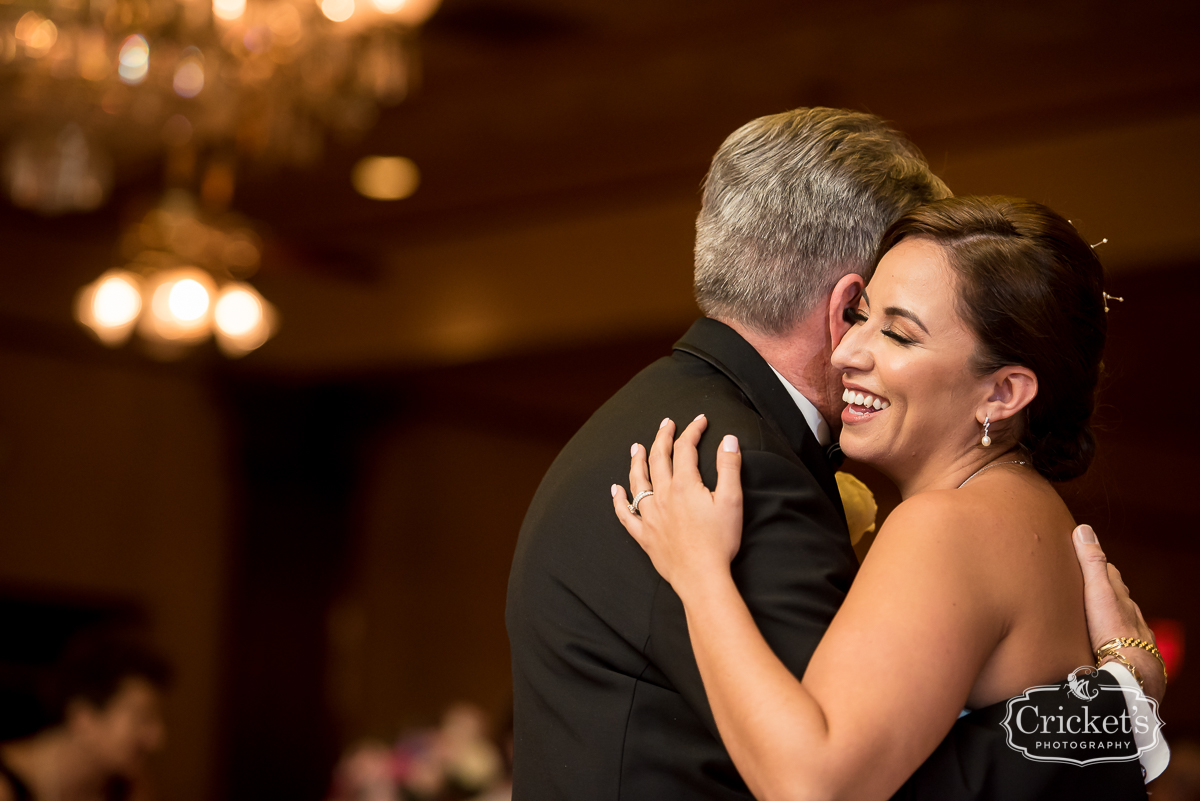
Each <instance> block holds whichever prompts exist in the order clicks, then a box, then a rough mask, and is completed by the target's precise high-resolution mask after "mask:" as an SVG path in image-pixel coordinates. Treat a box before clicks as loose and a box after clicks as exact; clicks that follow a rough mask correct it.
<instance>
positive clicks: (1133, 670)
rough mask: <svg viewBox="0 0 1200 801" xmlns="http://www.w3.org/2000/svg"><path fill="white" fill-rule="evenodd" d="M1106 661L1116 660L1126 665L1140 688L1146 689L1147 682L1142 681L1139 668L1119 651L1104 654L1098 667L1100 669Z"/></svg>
mask: <svg viewBox="0 0 1200 801" xmlns="http://www.w3.org/2000/svg"><path fill="white" fill-rule="evenodd" d="M1105 659H1115V660H1117V661H1118V662H1120V663H1121V664H1122V665H1124V666H1125V667H1127V668H1129V672H1130V673H1132V674H1133V677H1134V678H1135V679H1137V683H1138V686H1139V687H1141V688H1142V689H1143V690H1145V689H1146V684H1145V682H1143V681H1142V677H1141V674H1139V673H1138V671H1137V668H1135V667H1134V666H1133V663H1132V662H1130V661H1129V660H1128V659H1126V658H1125V657H1124V656H1122V655H1121V654H1120V653H1118V652H1117V651H1106V652H1105V653H1104V656H1103V657H1101V658H1100V659H1099V660H1098V661H1097V662H1096V667H1100V666H1101V665H1103V664H1104V660H1105Z"/></svg>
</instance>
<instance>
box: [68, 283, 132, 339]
mask: <svg viewBox="0 0 1200 801" xmlns="http://www.w3.org/2000/svg"><path fill="white" fill-rule="evenodd" d="M140 283H141V281H140V280H139V279H138V277H137V276H136V275H134V274H133V273H131V272H129V271H128V270H109V271H108V272H107V273H105V274H104V275H102V276H100V277H99V278H97V279H96V280H95V281H93V282H92V283H90V284H88V285H87V286H85V287H84V288H83V289H81V290H80V292H79V295H78V297H77V298H76V301H75V318H76V319H77V320H79V322H80V323H82V324H83V325H85V326H87V327H88V328H89V329H90V330H91V332H92V333H93V334H95V335H96V338H97V339H99V340H100V341H101V342H103V343H104V344H106V345H110V346H116V345H120V344H122V343H123V342H125V340H127V339H128V338H129V335H130V334H131V333H133V325H134V323H135V322H137V318H138V314H139V313H140V312H141V310H142V297H141V294H140V291H139V285H140Z"/></svg>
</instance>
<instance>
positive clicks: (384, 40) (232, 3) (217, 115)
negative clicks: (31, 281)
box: [0, 0, 440, 358]
mask: <svg viewBox="0 0 1200 801" xmlns="http://www.w3.org/2000/svg"><path fill="white" fill-rule="evenodd" d="M439 3H440V0H0V98H2V99H3V101H2V102H0V135H2V136H4V138H5V139H6V140H7V143H8V144H7V149H6V151H5V153H4V160H3V178H4V181H5V187H6V189H7V190H8V194H9V195H10V197H11V199H12V201H13V203H14V204H15V205H17V206H21V207H24V208H28V209H32V210H36V211H39V212H41V213H43V214H60V213H64V212H73V211H90V210H92V209H95V208H98V207H99V206H100V205H102V204H103V202H104V201H105V199H106V197H107V196H108V193H109V191H110V189H111V186H112V183H113V170H114V164H120V165H128V164H136V163H139V162H144V161H146V160H147V159H148V158H160V157H162V156H164V155H165V157H166V177H167V181H168V185H171V186H174V187H176V188H175V189H172V190H170V191H168V193H167V195H166V196H165V198H164V200H163V202H162V204H161V205H160V206H159V207H157V208H155V209H154V210H152V211H151V212H150V213H149V214H147V215H146V217H145V218H144V219H143V220H142V221H141V222H140V223H137V224H135V225H134V226H132V227H131V228H130V229H129V230H128V231H126V232H125V234H124V236H123V240H122V250H123V253H122V256H123V258H124V259H125V260H126V261H127V264H126V266H124V267H122V268H120V269H114V270H110V271H108V272H107V273H105V274H104V275H102V276H100V277H99V278H98V279H96V281H94V282H93V283H91V284H89V285H88V286H86V287H84V288H83V289H82V290H81V291H80V293H79V296H78V298H77V301H76V317H77V319H78V320H79V321H80V322H81V323H83V324H84V325H86V326H87V327H88V328H89V329H90V330H91V331H92V333H93V334H95V336H96V337H97V338H98V339H99V340H100V341H102V342H104V343H105V344H107V345H110V346H117V345H120V344H123V343H124V342H126V341H127V340H128V339H129V338H130V337H131V336H132V335H133V333H134V332H135V331H136V332H137V333H138V335H139V336H140V337H141V338H142V339H143V340H144V341H145V342H146V343H147V344H148V345H149V347H150V348H151V351H152V352H153V353H154V354H156V355H159V356H162V357H164V358H172V357H175V356H178V355H181V354H182V353H183V352H184V350H185V349H186V347H187V346H189V345H193V344H196V343H198V342H200V341H202V340H204V339H207V338H208V337H209V336H210V335H211V336H214V337H215V338H216V341H217V344H218V346H219V347H220V349H221V350H222V351H223V352H224V353H225V354H226V355H229V356H240V355H244V354H245V353H248V352H250V351H251V350H254V349H255V348H257V347H258V346H260V345H262V344H263V343H264V342H265V341H266V340H267V339H268V338H269V337H270V336H271V334H272V333H273V331H274V329H275V325H276V315H275V312H274V310H273V308H272V307H271V305H270V304H269V303H267V301H265V300H264V299H263V298H262V297H261V296H260V295H259V294H258V292H257V291H255V290H254V288H253V287H251V286H250V285H249V284H248V283H246V279H247V278H249V277H250V275H251V274H252V273H253V272H254V270H255V269H256V268H257V266H258V260H259V256H260V250H261V245H260V243H259V241H258V237H257V236H256V235H255V233H254V231H253V229H252V227H251V226H250V225H249V223H248V222H247V221H245V220H243V219H239V218H237V217H235V216H233V215H231V214H229V213H228V211H227V208H228V204H229V200H230V199H231V197H232V194H233V182H234V165H235V164H237V163H239V162H241V161H256V162H259V163H265V164H268V165H284V164H286V165H294V166H307V165H311V164H312V163H314V162H315V161H316V160H317V159H319V157H320V155H321V151H322V148H323V143H324V137H325V134H326V132H331V133H334V134H336V135H339V136H342V137H344V138H345V137H353V136H355V135H358V134H361V133H363V132H365V131H366V130H367V129H369V128H370V127H371V126H372V125H373V124H374V122H375V119H376V116H377V114H378V110H379V107H380V106H385V105H392V104H395V103H398V102H400V101H402V100H403V99H404V98H405V97H406V96H407V94H408V93H409V91H410V89H411V87H412V85H413V84H414V82H415V78H416V73H417V60H416V50H415V48H416V31H417V29H418V28H419V26H420V25H421V24H422V23H423V22H424V21H425V20H426V19H427V18H428V17H429V15H430V14H432V13H433V11H434V10H435V9H436V8H437V6H438V4H439ZM182 187H196V188H198V190H199V195H200V197H201V198H203V200H204V204H203V211H202V210H201V205H200V204H198V203H197V202H196V201H195V200H194V198H193V196H192V195H191V193H190V192H189V191H187V190H185V189H183V188H182Z"/></svg>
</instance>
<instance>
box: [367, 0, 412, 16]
mask: <svg viewBox="0 0 1200 801" xmlns="http://www.w3.org/2000/svg"><path fill="white" fill-rule="evenodd" d="M371 2H372V3H374V5H375V7H376V8H377V9H379V10H380V11H382V12H383V13H384V14H395V13H396V12H397V11H399V10H400V9H402V8H404V6H406V5H407V4H408V0H371Z"/></svg>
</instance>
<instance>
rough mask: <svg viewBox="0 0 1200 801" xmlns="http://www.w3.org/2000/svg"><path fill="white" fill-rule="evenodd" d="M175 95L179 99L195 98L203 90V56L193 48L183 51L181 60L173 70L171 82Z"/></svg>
mask: <svg viewBox="0 0 1200 801" xmlns="http://www.w3.org/2000/svg"><path fill="white" fill-rule="evenodd" d="M171 87H172V88H173V89H174V90H175V94H177V95H179V96H180V97H195V96H196V95H198V94H200V90H201V89H203V88H204V56H203V55H202V54H201V53H200V51H199V50H198V49H197V48H195V47H189V48H187V49H186V50H184V51H183V58H182V59H181V60H180V61H179V66H178V67H176V68H175V79H174V80H173V81H172V82H171Z"/></svg>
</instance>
